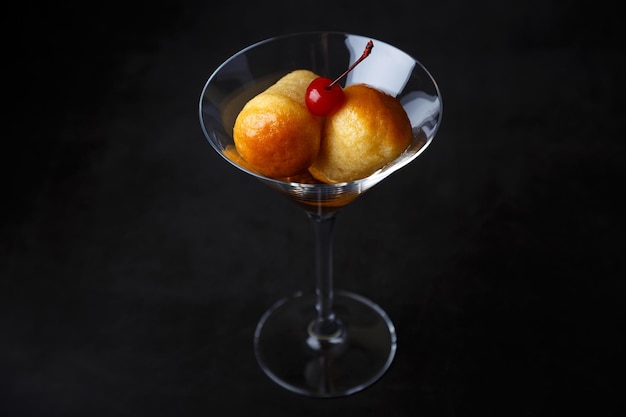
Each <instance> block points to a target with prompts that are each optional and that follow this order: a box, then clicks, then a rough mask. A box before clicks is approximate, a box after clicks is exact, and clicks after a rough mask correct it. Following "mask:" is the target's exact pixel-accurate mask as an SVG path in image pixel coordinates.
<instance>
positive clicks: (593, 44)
mask: <svg viewBox="0 0 626 417" xmlns="http://www.w3.org/2000/svg"><path fill="white" fill-rule="evenodd" d="M3 22H4V26H5V28H7V25H9V24H12V25H13V26H12V27H13V28H14V29H12V30H11V31H10V32H9V33H8V34H6V35H5V43H6V49H5V51H4V54H5V64H4V65H5V67H6V68H7V69H8V70H9V71H8V75H5V78H4V84H5V88H4V91H5V99H6V100H7V103H5V110H4V111H3V113H4V117H3V119H4V120H5V123H6V129H7V130H6V131H5V134H4V135H3V144H2V151H1V152H2V160H1V162H2V181H3V182H2V183H3V191H2V195H3V196H4V198H3V199H2V201H3V202H2V203H1V204H2V217H1V220H0V232H1V235H0V236H1V241H0V251H1V252H0V414H2V415H7V416H174V415H175V416H199V415H211V416H216V415H229V416H230V415H258V416H321V415H324V416H335V415H336V416H339V415H342V416H343V415H354V416H466V415H482V416H491V415H493V416H562V415H569V414H571V413H573V412H579V413H588V414H590V415H602V416H607V415H616V414H617V413H618V411H617V409H618V408H619V406H623V405H624V400H623V375H624V373H623V369H621V368H620V367H619V362H618V360H619V359H621V358H622V357H623V353H624V344H623V342H622V341H621V339H622V336H623V333H624V305H623V298H624V295H625V294H624V290H625V288H624V284H623V277H624V276H625V275H626V274H625V272H626V268H625V262H624V259H623V258H624V255H623V250H624V232H625V231H626V230H625V224H624V223H625V222H624V209H625V208H626V204H625V203H624V201H623V196H622V194H623V192H624V185H625V179H626V168H625V164H624V157H625V156H626V153H625V145H624V135H623V132H624V127H625V121H624V106H623V94H624V93H625V92H626V91H625V88H624V75H623V74H624V73H625V71H626V58H625V54H624V50H623V48H622V44H623V39H624V36H623V35H624V33H623V30H621V29H619V26H620V25H621V18H620V17H619V15H618V13H617V12H616V11H615V10H612V9H611V8H608V7H604V6H603V5H602V4H601V3H600V2H585V1H556V0H552V1H540V0H531V1H523V2H522V1H514V2H502V1H496V0H492V1H482V2H462V1H459V0H456V1H454V0H445V1H437V2H413V3H408V2H404V1H399V0H386V1H384V2H377V3H373V2H365V1H363V2H358V3H357V2H337V1H333V2H326V1H315V2H311V3H302V2H294V1H282V2H277V1H269V2H256V3H255V4H241V3H239V2H222V3H221V4H220V3H218V4H217V5H215V4H214V5H211V4H209V2H196V1H190V0H188V1H183V2H172V3H171V4H167V3H162V2H146V3H136V2H135V3H133V2H126V3H121V4H115V3H110V2H101V3H96V4H81V5H80V6H61V5H57V4H55V3H47V4H45V5H36V4H29V5H24V6H20V8H19V10H7V12H6V14H5V16H4V17H3ZM308 30H338V31H346V32H352V33H357V34H361V35H364V36H370V37H372V38H375V39H380V40H384V41H386V42H389V43H391V44H394V45H396V46H398V47H400V48H401V49H404V50H406V51H407V52H409V53H410V54H411V55H413V56H415V57H417V58H418V59H419V60H420V61H421V62H422V63H423V64H424V65H425V66H426V67H427V68H428V69H429V70H430V71H431V72H432V74H433V75H434V77H435V78H436V79H437V81H438V82H439V84H440V87H441V90H442V94H443V102H444V118H443V125H442V128H441V130H440V131H439V133H438V135H437V137H436V138H435V141H434V142H433V144H432V145H431V146H430V148H429V149H428V150H427V152H425V153H424V154H423V155H422V156H421V157H420V158H418V160H417V161H416V162H414V163H413V164H412V165H410V166H408V167H406V168H404V169H403V170H401V171H400V172H398V173H396V174H394V175H392V176H391V177H390V178H388V179H387V180H385V181H384V182H383V183H381V184H379V185H378V186H377V187H375V188H374V189H373V190H371V191H370V192H368V193H367V194H366V195H364V196H363V197H361V198H360V199H359V200H357V201H356V202H355V203H353V204H352V205H351V206H349V207H347V208H346V209H345V210H343V211H342V213H340V214H339V217H338V221H337V228H336V231H337V233H336V241H335V242H336V245H335V275H336V285H337V287H338V288H342V289H346V290H351V291H356V292H358V293H360V294H362V295H365V296H367V297H369V298H371V299H373V300H375V301H376V302H377V303H378V304H380V305H381V306H382V307H383V308H384V309H385V310H386V311H387V312H388V314H389V315H390V316H391V318H392V319H393V320H394V323H395V325H396V329H397V331H398V338H399V339H398V341H399V347H398V353H397V356H396V359H395V361H394V363H393V365H392V367H391V369H390V370H389V371H388V372H387V373H386V374H385V375H384V376H383V378H382V379H381V380H380V381H379V382H377V383H376V384H375V385H374V386H372V387H370V388H369V389H367V390H366V391H364V392H361V393H358V394H355V395H353V396H350V397H347V398H340V399H334V400H319V399H310V398H306V397H302V396H299V395H296V394H292V393H290V392H287V391H285V390H283V389H282V388H280V387H278V386H277V385H275V384H274V383H272V382H271V381H270V380H269V379H268V378H267V377H266V376H265V375H264V374H263V373H262V371H261V370H260V368H259V367H258V365H257V363H256V361H255V358H254V354H253V350H252V334H253V331H254V327H255V325H256V323H257V321H258V319H259V318H260V316H261V315H262V314H263V312H264V311H265V309H266V308H267V307H269V306H270V305H271V304H272V303H273V302H274V301H276V300H277V299H279V298H281V297H283V296H285V295H287V294H290V293H291V292H293V291H295V290H298V289H304V290H309V289H311V288H312V285H313V274H312V267H313V258H312V253H311V250H312V234H311V230H310V229H309V224H308V221H307V219H306V216H305V215H304V214H303V212H302V211H301V209H300V208H298V207H296V206H295V205H293V204H291V203H289V202H288V201H287V200H285V199H283V198H282V197H280V196H279V195H278V194H276V193H274V192H272V191H270V190H269V189H267V188H265V187H264V186H262V185H261V184H260V183H258V182H257V181H256V180H254V179H253V178H250V177H247V176H246V175H245V174H243V173H241V172H239V171H237V170H236V169H234V168H233V167H231V166H230V165H229V164H227V163H226V162H225V161H223V159H222V158H221V157H220V156H218V155H217V154H216V153H215V152H214V151H213V149H212V148H211V147H210V146H209V145H208V143H207V142H206V140H205V139H204V137H203V135H202V131H201V129H200V124H199V120H198V115H197V106H198V100H199V95H200V92H201V89H202V87H203V85H204V83H205V81H206V79H207V78H208V77H209V75H210V74H211V73H212V72H213V71H214V70H215V69H216V67H217V66H218V65H219V64H220V63H221V62H222V61H223V60H225V59H226V58H228V57H229V56H230V55H231V54H233V53H235V52H237V51H238V50H240V49H242V48H243V47H245V46H247V45H249V44H251V43H253V42H256V41H259V40H262V39H265V38H268V37H271V36H275V35H281V34H285V33H289V32H298V31H308ZM6 105H8V107H7V106H6ZM620 385H621V386H620ZM622 409H623V407H622Z"/></svg>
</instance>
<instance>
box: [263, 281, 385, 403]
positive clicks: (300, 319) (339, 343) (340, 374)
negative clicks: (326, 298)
mask: <svg viewBox="0 0 626 417" xmlns="http://www.w3.org/2000/svg"><path fill="white" fill-rule="evenodd" d="M315 302H316V297H315V295H314V294H311V295H303V294H296V295H294V296H293V297H290V298H286V299H283V300H280V301H279V302H277V303H276V304H274V306H272V307H271V308H270V309H269V310H268V311H267V312H266V313H265V314H264V315H263V317H262V318H261V320H260V321H259V324H258V325H257V328H256V331H255V334H254V350H255V354H256V357H257V360H258V362H259V364H260V366H261V368H262V369H263V371H265V373H266V374H267V375H268V376H269V377H270V378H271V379H272V380H273V381H274V382H276V383H277V384H279V385H281V386H282V387H284V388H286V389H288V390H290V391H293V392H296V393H299V394H303V395H307V396H311V397H326V398H331V397H341V396H346V395H350V394H353V393H355V392H358V391H360V390H362V389H364V388H367V387H368V386H370V385H371V384H373V383H374V382H376V381H377V380H378V379H379V378H380V377H381V376H382V375H383V374H384V373H385V371H386V370H387V369H388V368H389V366H390V365H391V362H392V361H393V358H394V356H395V353H396V332H395V329H394V326H393V323H392V322H391V320H390V319H389V317H388V316H387V314H386V313H385V312H384V311H383V310H382V309H381V308H380V307H379V306H378V305H376V304H374V303H373V302H371V301H370V300H368V299H366V298H364V297H361V296H359V295H356V294H352V293H349V292H341V291H336V292H335V294H334V304H333V310H334V312H335V314H336V316H337V318H338V319H339V320H341V323H342V328H341V329H340V330H339V331H337V332H336V333H335V334H333V335H331V336H325V337H319V336H317V335H316V334H315V332H313V330H312V323H313V321H314V319H315V317H316V310H315Z"/></svg>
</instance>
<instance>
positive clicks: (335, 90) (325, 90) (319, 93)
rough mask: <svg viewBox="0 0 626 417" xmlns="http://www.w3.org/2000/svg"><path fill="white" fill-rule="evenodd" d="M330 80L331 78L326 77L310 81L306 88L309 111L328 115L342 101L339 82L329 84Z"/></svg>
mask: <svg viewBox="0 0 626 417" xmlns="http://www.w3.org/2000/svg"><path fill="white" fill-rule="evenodd" d="M332 82H333V80H331V79H330V78H326V77H319V78H316V79H314V80H313V81H311V84H309V86H308V87H307V89H306V106H307V107H308V108H309V111H310V112H311V113H313V114H315V115H317V116H328V115H329V114H331V113H332V112H333V110H335V109H336V108H338V107H339V106H340V105H341V104H342V103H343V100H344V96H343V90H342V89H341V87H340V86H339V84H333V85H332V86H330V84H331V83H332ZM329 86H330V87H329Z"/></svg>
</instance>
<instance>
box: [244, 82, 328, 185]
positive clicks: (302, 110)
mask: <svg viewBox="0 0 626 417" xmlns="http://www.w3.org/2000/svg"><path fill="white" fill-rule="evenodd" d="M317 77H318V76H317V75H316V74H315V73H313V72H311V71H308V70H296V71H293V72H291V73H289V74H287V75H285V76H284V77H283V78H281V79H280V80H278V81H277V82H276V83H275V84H274V85H272V86H270V87H269V88H268V89H267V90H265V91H263V92H262V93H260V94H259V95H257V96H255V97H254V98H252V99H251V100H250V101H249V102H247V103H246V105H245V106H244V107H243V109H242V110H241V112H240V113H239V115H238V116H237V119H236V120H235V125H234V128H233V138H234V141H235V147H236V149H237V151H238V152H239V154H240V155H241V156H242V157H243V158H244V159H245V160H246V161H247V162H248V164H249V165H250V166H251V167H253V168H254V170H256V171H258V172H259V173H261V174H263V175H266V176H269V177H273V178H285V177H290V176H294V175H298V174H301V173H303V172H306V171H307V169H308V168H309V166H310V165H311V164H312V163H313V161H314V160H315V158H316V157H317V154H318V152H319V148H320V140H321V127H322V118H320V117H318V116H315V115H313V114H312V113H311V112H309V110H308V109H307V106H306V103H305V92H306V89H307V87H308V85H309V84H310V82H311V81H312V80H313V79H314V78H317Z"/></svg>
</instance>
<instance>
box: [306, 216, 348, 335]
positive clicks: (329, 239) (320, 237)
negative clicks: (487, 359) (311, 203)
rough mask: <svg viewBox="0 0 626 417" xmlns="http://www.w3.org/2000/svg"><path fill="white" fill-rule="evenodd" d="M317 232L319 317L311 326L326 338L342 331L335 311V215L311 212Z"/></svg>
mask: <svg viewBox="0 0 626 417" xmlns="http://www.w3.org/2000/svg"><path fill="white" fill-rule="evenodd" d="M309 218H310V219H311V223H312V225H313V231H314V233H315V275H316V287H315V292H316V296H317V300H316V304H315V308H316V310H317V318H316V319H315V321H314V323H313V324H312V326H311V330H312V331H313V333H314V334H315V336H316V337H318V338H321V339H325V338H333V337H337V336H338V335H339V334H340V333H341V329H342V325H341V322H340V321H339V320H338V319H337V318H336V317H335V313H334V311H333V299H334V290H333V238H334V226H335V215H334V214H330V215H328V214H327V215H319V214H313V213H309Z"/></svg>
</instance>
